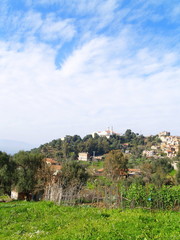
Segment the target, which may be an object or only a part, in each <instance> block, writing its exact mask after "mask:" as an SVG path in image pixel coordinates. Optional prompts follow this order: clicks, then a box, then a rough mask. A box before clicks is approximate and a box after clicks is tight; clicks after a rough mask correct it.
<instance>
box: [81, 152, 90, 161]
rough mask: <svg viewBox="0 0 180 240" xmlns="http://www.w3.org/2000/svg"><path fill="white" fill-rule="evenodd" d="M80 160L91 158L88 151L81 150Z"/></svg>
mask: <svg viewBox="0 0 180 240" xmlns="http://www.w3.org/2000/svg"><path fill="white" fill-rule="evenodd" d="M78 155H79V156H78V160H79V161H88V160H89V154H88V152H81V153H79V154H78Z"/></svg>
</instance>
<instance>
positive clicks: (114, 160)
mask: <svg viewBox="0 0 180 240" xmlns="http://www.w3.org/2000/svg"><path fill="white" fill-rule="evenodd" d="M127 164H128V158H127V157H126V156H125V155H124V154H123V153H122V152H121V151H120V150H112V151H110V152H109V153H108V154H106V157H105V162H104V168H105V172H106V173H107V175H108V176H109V177H110V178H112V179H113V180H115V179H116V180H117V179H119V178H120V177H121V176H124V175H127V172H128V167H127Z"/></svg>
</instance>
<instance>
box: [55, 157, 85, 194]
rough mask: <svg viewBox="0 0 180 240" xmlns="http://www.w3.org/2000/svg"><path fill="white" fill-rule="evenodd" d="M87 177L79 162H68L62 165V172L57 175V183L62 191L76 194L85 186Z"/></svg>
mask: <svg viewBox="0 0 180 240" xmlns="http://www.w3.org/2000/svg"><path fill="white" fill-rule="evenodd" d="M88 177H89V175H88V173H87V172H86V169H85V167H84V166H83V165H81V164H80V163H79V162H75V161H69V162H65V163H64V164H62V170H61V173H60V174H59V183H60V186H61V187H62V189H63V190H64V191H68V190H69V191H70V190H72V189H73V191H75V192H77V191H79V190H80V189H81V187H82V186H83V185H85V184H86V182H87V179H88Z"/></svg>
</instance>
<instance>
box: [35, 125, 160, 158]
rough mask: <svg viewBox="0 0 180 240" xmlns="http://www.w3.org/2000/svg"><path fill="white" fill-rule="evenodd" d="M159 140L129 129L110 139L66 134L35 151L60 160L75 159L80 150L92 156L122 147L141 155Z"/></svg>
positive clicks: (124, 149) (124, 150)
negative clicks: (62, 137)
mask: <svg viewBox="0 0 180 240" xmlns="http://www.w3.org/2000/svg"><path fill="white" fill-rule="evenodd" d="M159 141H160V139H159V138H158V137H157V136H151V137H148V138H145V137H144V136H143V135H139V134H138V133H134V132H132V131H131V130H130V129H128V130H126V132H125V133H124V134H123V135H122V136H119V135H112V136H110V138H109V139H107V138H106V137H99V136H98V135H97V134H95V137H92V135H87V136H85V137H84V138H81V137H80V136H78V135H74V136H66V137H65V138H64V139H63V140H61V139H56V140H53V141H51V142H50V143H46V144H44V145H41V146H40V147H39V148H37V149H33V152H41V153H43V154H44V155H45V156H47V157H53V158H56V159H57V160H60V161H62V160H63V159H67V158H70V159H74V160H75V159H77V157H78V153H79V152H88V153H89V154H90V155H91V156H92V155H93V152H95V154H96V155H97V156H99V155H103V154H105V153H108V152H109V151H111V150H116V149H121V151H122V152H128V151H129V150H131V152H132V153H134V155H136V156H140V154H141V152H142V151H143V149H144V148H145V146H146V147H150V146H151V145H152V144H154V143H156V142H159Z"/></svg>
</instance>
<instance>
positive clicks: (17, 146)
mask: <svg viewBox="0 0 180 240" xmlns="http://www.w3.org/2000/svg"><path fill="white" fill-rule="evenodd" d="M34 147H35V146H33V145H31V144H28V143H25V142H19V141H14V140H7V139H6V140H5V139H0V151H2V152H6V153H8V154H14V153H17V152H18V151H20V150H25V151H28V150H31V149H32V148H34Z"/></svg>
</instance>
